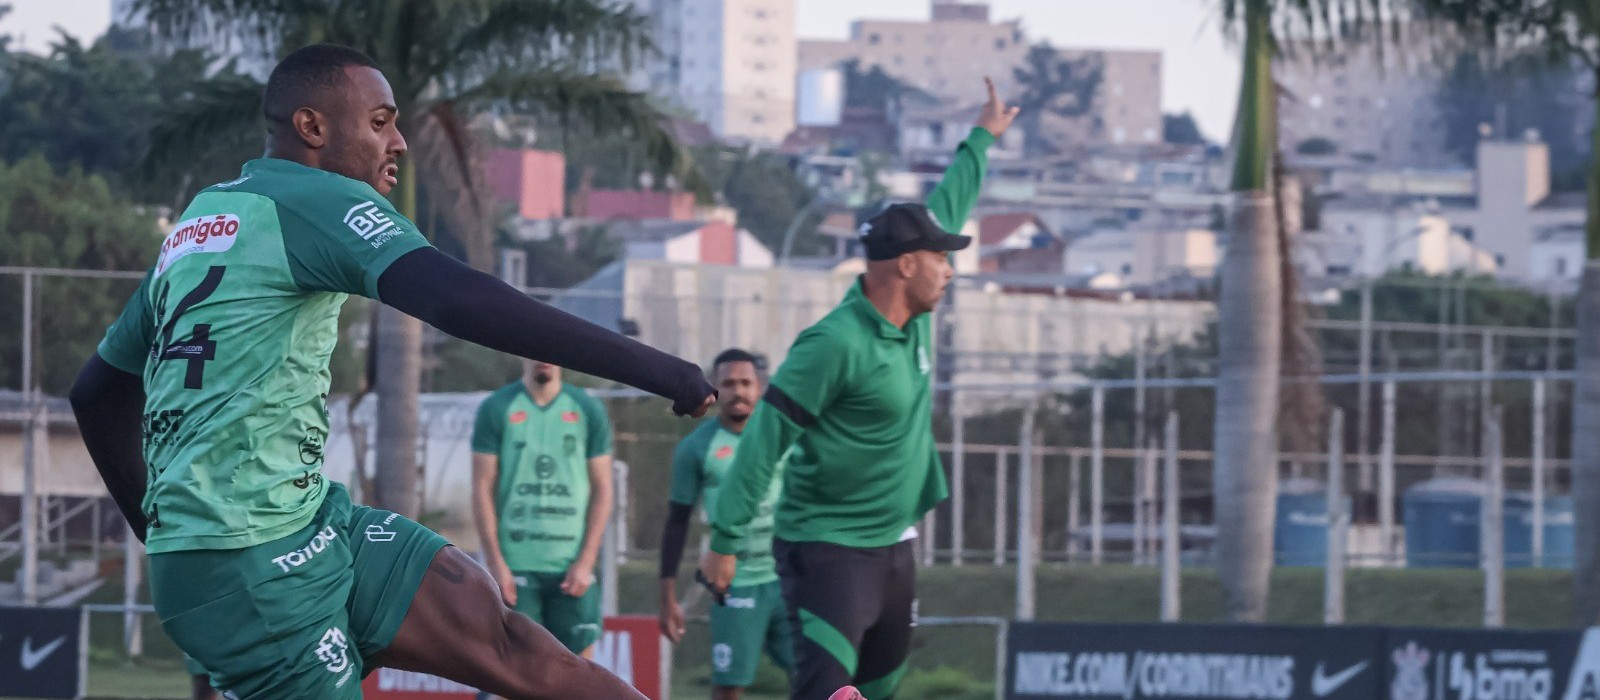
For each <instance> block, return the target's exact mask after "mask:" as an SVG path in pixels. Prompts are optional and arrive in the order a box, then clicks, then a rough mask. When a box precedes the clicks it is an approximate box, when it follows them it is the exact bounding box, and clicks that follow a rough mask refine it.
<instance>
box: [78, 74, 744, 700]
mask: <svg viewBox="0 0 1600 700" xmlns="http://www.w3.org/2000/svg"><path fill="white" fill-rule="evenodd" d="M263 102H264V104H263V113H264V115H265V117H266V121H267V130H268V144H267V152H266V156H265V157H263V158H261V159H259V160H253V161H250V162H249V163H246V164H245V165H244V168H243V172H241V173H240V176H239V177H238V178H237V179H235V180H231V181H229V182H224V183H221V184H218V185H213V186H211V187H208V188H206V189H205V190H203V191H202V192H201V193H200V194H199V195H197V196H196V197H195V198H194V200H193V201H192V202H191V203H190V204H189V206H188V208H187V209H185V210H184V212H183V214H182V215H181V216H179V217H178V219H179V222H178V223H177V224H174V225H173V227H172V231H171V233H170V234H168V236H167V237H166V239H165V241H164V242H163V243H162V245H161V249H160V251H159V256H157V257H156V260H155V264H154V265H153V266H152V268H151V270H150V272H149V274H148V275H146V277H145V279H144V282H143V284H141V285H140V288H139V291H138V292H137V293H136V294H135V295H134V297H133V298H132V299H131V300H129V302H128V305H127V307H126V308H125V309H124V310H123V312H122V315H121V316H120V317H119V318H118V319H117V321H116V323H115V324H113V325H112V326H111V328H110V330H108V331H107V333H106V337H105V339H104V340H103V341H102V342H101V343H100V346H99V348H98V351H97V353H96V355H95V356H94V357H92V358H90V359H89V361H88V363H87V364H86V365H85V366H84V368H83V369H82V370H81V372H80V373H79V376H78V380H77V383H76V384H75V385H74V386H73V389H72V394H71V398H72V406H73V410H74V412H75V413H76V414H77V418H78V426H79V429H80V431H81V433H82V435H83V439H84V443H85V444H86V445H87V447H88V450H89V454H90V456H91V457H92V458H93V459H94V462H95V466H96V467H97V468H98V470H99V471H100V474H101V478H102V479H104V480H105V482H106V485H107V487H108V488H109V490H110V492H111V494H112V496H113V497H114V498H115V500H116V502H117V505H118V507H119V508H120V509H121V510H122V512H123V514H124V516H125V517H126V518H127V519H128V522H129V524H130V525H131V526H132V527H133V529H134V531H135V533H137V534H138V535H139V536H140V538H141V539H143V540H144V541H145V542H146V545H147V549H148V551H149V552H150V589H151V598H152V601H153V602H154V604H155V608H156V612H157V613H158V614H159V615H160V616H161V624H162V627H163V628H164V629H165V630H166V631H167V633H168V635H170V636H171V637H172V639H173V641H175V642H177V644H178V646H179V647H180V648H181V649H183V651H184V652H186V653H188V654H189V655H190V656H192V657H194V659H195V660H196V661H198V662H199V664H200V665H201V666H202V667H204V669H205V670H206V671H209V672H210V674H211V680H212V683H213V684H214V685H216V686H217V688H218V689H219V690H221V691H223V694H224V696H225V697H228V698H237V699H245V698H250V699H255V698H265V699H279V698H281V699H288V700H294V699H303V698H318V699H319V700H321V699H326V698H359V697H361V689H360V679H361V676H362V675H364V674H365V673H367V672H370V671H371V670H373V669H374V668H377V667H380V666H389V667H394V668H399V669H405V670H411V671H420V672H424V673H430V674H434V675H438V676H443V677H445V678H449V679H452V680H455V681H459V682H461V683H465V684H468V685H472V686H475V687H477V688H480V689H483V690H486V691H489V692H492V693H495V694H497V695H501V696H505V697H509V698H541V699H544V698H548V699H557V698H560V699H563V700H566V699H572V698H578V699H589V698H593V699H595V700H600V699H610V698H635V699H637V698H641V697H642V696H641V695H639V694H638V693H637V692H636V691H634V690H633V689H632V688H630V687H628V685H627V684H625V683H624V682H622V681H621V680H619V679H617V678H616V677H615V676H612V675H611V674H609V673H607V672H606V671H605V670H604V669H602V668H600V667H599V666H597V665H594V664H593V663H591V662H588V661H585V660H584V659H582V658H579V657H578V656H577V655H575V654H573V653H571V652H569V651H567V650H566V649H565V648H564V647H562V646H561V644H560V642H558V641H556V639H555V638H554V637H552V636H551V635H550V633H549V632H546V631H545V630H544V629H543V628H541V627H539V626H538V625H536V624H534V623H533V621H531V620H529V619H528V618H527V617H524V616H522V615H519V614H517V613H516V612H514V611H512V610H511V609H509V608H507V607H506V606H505V605H503V604H502V603H501V600H500V590H499V586H498V585H497V584H496V583H495V580H494V579H493V578H492V577H491V576H490V575H489V573H488V572H487V571H485V570H484V569H483V568H482V567H480V566H478V565H477V563H475V562H473V561H472V560H471V559H470V558H469V557H468V556H467V555H466V554H463V553H462V552H461V551H460V550H458V549H456V548H455V547H451V546H449V545H448V543H446V542H445V541H444V539H443V538H441V537H439V536H438V535H436V534H434V533H433V532H431V531H429V530H427V529H426V528H424V527H422V526H420V525H418V524H417V523H415V522H412V521H410V520H408V519H406V518H404V517H401V516H400V515H398V514H395V513H388V512H384V511H380V510H376V509H373V508H368V507H363V506H357V505H355V504H353V503H351V501H350V497H349V494H348V492H347V491H346V490H345V488H344V486H342V485H339V484H335V483H330V482H329V481H327V480H326V479H324V478H323V477H322V474H321V468H322V461H323V459H322V445H323V440H324V438H325V437H326V435H327V430H328V418H327V407H326V395H327V392H328V381H329V371H328V358H329V354H330V353H331V352H332V351H333V347H334V343H335V341H336V340H337V338H338V314H339V307H340V305H341V304H342V303H343V301H344V299H345V295H346V294H361V295H364V296H368V297H372V298H375V299H378V300H380V301H382V302H384V303H386V304H389V305H391V306H393V307H395V308H397V309H399V310H401V311H403V312H405V313H408V314H410V315H412V316H415V317H417V318H419V319H421V320H423V321H425V322H428V323H430V324H432V325H434V326H435V327H437V328H439V329H440V330H442V331H444V332H446V333H450V334H452V335H455V336H458V337H461V338H464V339H466V340H470V341H472V342H476V343H479V344H482V345H485V346H488V347H490V348H493V349H495V350H499V351H502V352H508V353H512V354H516V355H520V356H522V357H527V358H533V359H538V360H541V361H545V362H551V363H555V364H560V365H562V366H565V367H569V368H572V369H574V370H578V371H582V372H587V373H590V374H595V375H599V376H602V377H605V378H608V379H613V380H616V381H620V382H624V383H627V384H631V385H633V386H636V387H639V388H641V389H644V390H646V391H649V392H651V393H654V394H658V395H661V396H665V397H668V398H670V399H671V400H672V401H673V411H674V412H676V413H678V414H680V415H681V414H692V415H700V414H703V413H704V412H705V411H706V409H707V408H708V407H709V406H710V405H711V403H712V402H713V401H714V400H715V397H714V390H713V389H712V388H711V386H710V385H709V384H707V383H706V381H705V378H704V377H703V376H702V375H701V373H700V370H699V368H698V367H696V366H695V365H693V364H691V363H688V362H685V361H683V360H679V359H677V358H674V357H671V356H669V355H666V354H664V353H661V352H658V351H656V350H653V349H651V348H648V347H645V346H644V345H641V344H639V343H636V342H634V341H632V340H629V339H627V338H624V337H622V336H620V335H617V334H615V333H611V332H609V331H606V330H604V329H601V328H599V327H597V326H594V325H592V324H588V323H586V322H583V321H581V320H579V319H577V318H575V317H573V316H569V315H567V314H564V313H561V312H559V311H557V310H555V309H553V308H551V307H548V306H545V305H542V304H539V303H537V302H534V301H533V300H531V299H529V298H528V297H527V296H526V295H524V294H522V293H521V292H519V291H517V290H516V289H513V288H511V287H510V286H508V285H506V284H504V283H502V282H500V281H498V280H496V279H495V278H493V277H491V276H488V275H485V274H482V273H480V272H477V271H475V270H473V269H471V268H469V267H467V266H465V265H462V264H460V263H458V262H456V261H454V260H453V259H451V258H450V257H448V256H446V255H444V254H442V253H440V252H439V251H437V250H436V249H434V248H433V247H432V246H429V245H428V243H427V241H426V240H424V239H423V237H422V234H420V233H419V232H418V231H417V228H416V226H415V225H414V224H412V222H411V221H409V220H407V219H406V218H405V217H403V216H401V215H400V214H399V213H398V212H396V211H395V210H394V208H393V207H391V206H390V204H389V202H388V201H387V200H386V199H384V195H385V194H386V193H388V192H389V191H390V189H391V188H393V187H394V186H395V185H396V184H397V175H398V172H399V170H398V168H399V166H398V161H399V159H400V158H401V157H402V156H404V155H405V153H406V142H405V139H404V138H403V137H402V136H401V135H400V132H399V131H398V130H397V129H396V127H395V119H396V118H397V116H398V114H397V113H396V111H397V110H396V107H395V100H394V96H393V93H392V92H391V90H390V88H389V83H388V81H387V80H385V79H384V76H383V74H382V73H381V72H380V71H379V70H378V68H377V66H376V64H374V63H373V61H372V60H371V59H370V58H368V57H366V56H365V55H363V54H361V53H359V52H357V51H354V50H351V49H347V48H344V47H338V46H330V45H316V46H309V47H306V48H303V49H300V50H298V51H295V52H293V53H291V54H290V55H289V56H287V57H285V58H284V59H283V61H282V62H281V63H279V64H278V66H277V67H276V68H274V69H273V71H272V75H271V77H270V78H269V79H268V81H267V88H266V92H265V95H264V98H263ZM141 443H142V444H141Z"/></svg>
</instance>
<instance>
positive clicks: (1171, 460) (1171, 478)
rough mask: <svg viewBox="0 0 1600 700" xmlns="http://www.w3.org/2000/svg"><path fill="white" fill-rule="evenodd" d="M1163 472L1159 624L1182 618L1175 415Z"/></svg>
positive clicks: (1167, 435)
mask: <svg viewBox="0 0 1600 700" xmlns="http://www.w3.org/2000/svg"><path fill="white" fill-rule="evenodd" d="M1164 437H1165V442H1166V443H1167V444H1166V445H1165V448H1166V449H1165V453H1166V469H1165V470H1163V472H1162V475H1161V492H1162V493H1161V500H1162V509H1161V621H1162V622H1177V621H1178V619H1179V618H1180V617H1182V606H1183V598H1182V595H1181V593H1180V592H1179V585H1180V583H1181V577H1182V573H1183V569H1182V561H1181V560H1180V559H1179V556H1180V555H1181V551H1180V549H1181V546H1182V542H1181V541H1180V540H1179V538H1178V510H1179V508H1180V507H1181V505H1182V503H1181V500H1180V498H1179V492H1178V412H1177V411H1172V410H1169V411H1167V425H1166V433H1165V435H1164Z"/></svg>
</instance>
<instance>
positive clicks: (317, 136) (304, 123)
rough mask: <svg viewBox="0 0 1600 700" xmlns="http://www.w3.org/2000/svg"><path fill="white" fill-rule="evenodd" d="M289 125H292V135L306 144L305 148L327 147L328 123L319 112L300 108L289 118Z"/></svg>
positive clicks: (308, 108)
mask: <svg viewBox="0 0 1600 700" xmlns="http://www.w3.org/2000/svg"><path fill="white" fill-rule="evenodd" d="M289 123H290V124H293V125H294V133H295V135H296V136H298V137H300V140H301V141H302V142H304V143H305V144H306V147H307V148H322V147H323V146H326V145H328V122H327V119H326V118H325V117H324V116H323V115H322V113H321V112H318V111H317V110H314V109H312V108H310V107H301V108H300V109H297V110H295V111H294V114H293V115H292V116H290V117H289Z"/></svg>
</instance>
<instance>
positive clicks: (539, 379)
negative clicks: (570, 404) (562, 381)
mask: <svg viewBox="0 0 1600 700" xmlns="http://www.w3.org/2000/svg"><path fill="white" fill-rule="evenodd" d="M551 379H553V377H551V376H550V373H549V372H534V373H533V383H534V384H538V385H539V386H544V385H546V384H549V383H550V380H551Z"/></svg>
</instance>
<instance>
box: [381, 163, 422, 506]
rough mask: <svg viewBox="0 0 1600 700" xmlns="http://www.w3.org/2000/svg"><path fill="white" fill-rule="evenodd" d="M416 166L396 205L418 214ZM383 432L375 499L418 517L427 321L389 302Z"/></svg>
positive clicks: (403, 181) (384, 322) (384, 324)
mask: <svg viewBox="0 0 1600 700" xmlns="http://www.w3.org/2000/svg"><path fill="white" fill-rule="evenodd" d="M415 172H416V169H415V168H414V167H403V168H401V169H400V186H399V188H397V190H396V196H395V205H396V208H397V209H399V210H400V213H401V214H404V215H406V217H407V218H411V219H413V220H415V218H416V208H417V207H416V201H417V198H416V192H417V180H416V174H415ZM373 342H375V343H377V349H376V354H377V375H378V376H377V382H376V386H375V388H376V390H377V394H378V430H377V432H378V435H377V441H378V445H377V454H376V457H377V464H375V465H373V473H374V477H373V494H372V497H373V500H372V502H371V505H373V506H375V507H377V508H382V509H385V510H392V511H394V512H396V513H399V514H401V515H404V516H406V517H408V518H412V519H415V518H416V517H417V512H416V511H417V472H418V464H417V401H418V393H419V392H420V389H421V381H422V322H421V321H418V320H417V319H414V318H412V317H410V316H407V315H405V314H403V313H401V312H399V311H396V310H395V309H393V308H391V307H388V306H384V307H382V308H380V309H379V310H378V333H377V337H376V338H374V339H373Z"/></svg>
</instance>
